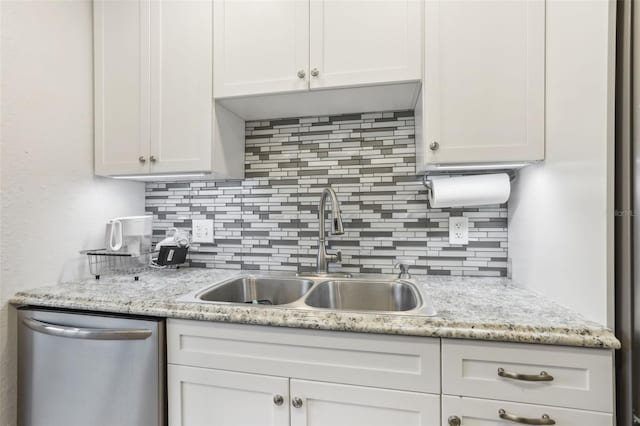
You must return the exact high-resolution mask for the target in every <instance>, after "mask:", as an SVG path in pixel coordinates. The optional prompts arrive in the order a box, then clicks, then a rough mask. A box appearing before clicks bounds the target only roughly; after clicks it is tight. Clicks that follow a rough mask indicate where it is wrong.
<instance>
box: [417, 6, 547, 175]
mask: <svg viewBox="0 0 640 426" xmlns="http://www.w3.org/2000/svg"><path fill="white" fill-rule="evenodd" d="M544 76H545V2H544V0H473V1H471V0H460V1H447V0H430V1H427V2H425V55H424V82H423V92H422V97H421V99H420V100H419V103H418V105H417V107H416V115H417V127H418V128H417V138H416V139H417V142H418V147H417V148H418V158H419V160H422V161H421V163H422V164H419V165H418V168H419V169H420V168H423V169H424V168H425V167H427V166H428V165H429V164H448V163H486V162H509V161H531V160H541V159H543V158H544V99H545V77H544Z"/></svg>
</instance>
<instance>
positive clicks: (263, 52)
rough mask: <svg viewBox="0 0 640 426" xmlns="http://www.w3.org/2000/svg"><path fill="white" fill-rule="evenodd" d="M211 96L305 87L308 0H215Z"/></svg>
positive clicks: (270, 91) (269, 91) (287, 90)
mask: <svg viewBox="0 0 640 426" xmlns="http://www.w3.org/2000/svg"><path fill="white" fill-rule="evenodd" d="M213 3H214V55H215V56H214V64H215V70H214V82H215V91H214V96H215V97H216V98H225V97H231V96H242V95H251V94H264V93H277V92H290V91H297V90H307V89H308V87H309V86H308V81H309V80H308V78H309V71H308V66H309V1H308V0H216V1H214V2H213Z"/></svg>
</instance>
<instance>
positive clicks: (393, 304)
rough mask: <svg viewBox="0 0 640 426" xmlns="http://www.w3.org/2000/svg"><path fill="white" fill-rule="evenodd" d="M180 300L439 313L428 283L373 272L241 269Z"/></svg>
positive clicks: (356, 310)
mask: <svg viewBox="0 0 640 426" xmlns="http://www.w3.org/2000/svg"><path fill="white" fill-rule="evenodd" d="M178 300H179V301H182V302H190V303H194V302H196V303H233V304H247V303H248V304H253V305H274V306H275V307H278V308H287V309H300V310H332V311H354V312H374V313H389V314H391V313H393V314H395V315H421V316H431V315H435V313H436V312H435V310H434V309H433V305H432V303H431V298H430V297H429V295H428V294H427V293H426V292H425V291H424V289H423V288H422V286H418V285H416V284H415V283H413V282H411V281H410V280H405V279H394V278H393V277H391V276H388V275H387V276H384V275H373V274H372V275H359V276H357V277H355V278H348V277H344V278H342V277H341V278H337V277H327V276H297V277H296V276H292V275H282V274H270V273H264V274H263V273H261V274H259V275H257V274H256V275H253V274H251V275H249V274H246V275H238V276H235V277H233V278H230V279H227V280H225V281H222V282H220V283H215V284H213V285H210V286H208V287H206V288H204V289H200V290H198V291H195V292H193V293H190V294H188V295H185V296H182V297H180V298H179V299H178Z"/></svg>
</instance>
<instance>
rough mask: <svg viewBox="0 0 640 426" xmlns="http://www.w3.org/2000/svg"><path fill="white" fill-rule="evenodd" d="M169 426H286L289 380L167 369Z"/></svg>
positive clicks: (205, 370)
mask: <svg viewBox="0 0 640 426" xmlns="http://www.w3.org/2000/svg"><path fill="white" fill-rule="evenodd" d="M167 383H168V395H169V425H170V426H179V425H182V426H205V425H212V426H213V425H216V426H217V425H224V426H286V425H288V424H289V403H288V402H289V379H287V378H283V377H272V376H262V375H258V374H246V373H235V372H230V371H222V370H212V369H206V368H198V367H189V366H184V365H171V364H170V365H169V367H168V370H167Z"/></svg>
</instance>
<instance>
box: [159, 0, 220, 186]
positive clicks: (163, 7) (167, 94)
mask: <svg viewBox="0 0 640 426" xmlns="http://www.w3.org/2000/svg"><path fill="white" fill-rule="evenodd" d="M212 30H213V10H212V3H211V2H210V1H201V0H163V1H152V2H151V150H150V172H151V173H152V174H156V173H171V172H202V171H210V170H211V149H212V142H211V141H212V135H211V134H212V127H213V81H212V80H213V49H212V44H213V34H212Z"/></svg>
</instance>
